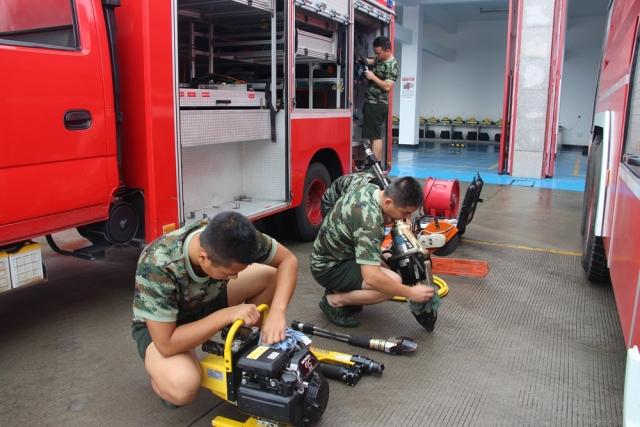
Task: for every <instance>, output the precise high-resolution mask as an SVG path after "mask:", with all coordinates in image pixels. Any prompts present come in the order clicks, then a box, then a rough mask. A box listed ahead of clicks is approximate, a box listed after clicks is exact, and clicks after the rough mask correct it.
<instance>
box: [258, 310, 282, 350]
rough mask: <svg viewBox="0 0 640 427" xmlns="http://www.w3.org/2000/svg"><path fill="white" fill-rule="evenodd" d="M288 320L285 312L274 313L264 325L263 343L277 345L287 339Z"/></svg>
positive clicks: (270, 314)
mask: <svg viewBox="0 0 640 427" xmlns="http://www.w3.org/2000/svg"><path fill="white" fill-rule="evenodd" d="M286 326H287V319H286V317H285V314H284V313H283V312H279V311H272V312H271V313H269V316H267V320H265V321H264V323H263V324H262V343H263V344H275V343H277V342H280V341H282V340H284V339H285V337H286V336H285V333H284V329H285V327H286Z"/></svg>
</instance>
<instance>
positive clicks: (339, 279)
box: [311, 150, 437, 331]
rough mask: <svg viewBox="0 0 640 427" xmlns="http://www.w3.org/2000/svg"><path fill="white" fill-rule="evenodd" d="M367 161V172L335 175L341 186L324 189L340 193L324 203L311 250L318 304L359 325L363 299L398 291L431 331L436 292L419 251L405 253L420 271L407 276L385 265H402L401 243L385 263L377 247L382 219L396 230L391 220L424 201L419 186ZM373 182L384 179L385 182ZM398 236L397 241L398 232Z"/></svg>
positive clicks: (346, 323) (338, 319)
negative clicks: (331, 202) (387, 174)
mask: <svg viewBox="0 0 640 427" xmlns="http://www.w3.org/2000/svg"><path fill="white" fill-rule="evenodd" d="M369 153H370V150H369ZM370 164H372V165H373V166H372V169H371V170H370V171H368V172H367V173H365V174H362V175H361V176H360V177H359V178H354V179H348V178H345V179H343V180H341V181H338V182H336V185H338V186H340V188H330V189H329V191H328V192H327V193H328V194H329V195H330V196H331V197H333V200H336V197H335V196H336V194H334V193H339V194H338V197H337V201H335V204H334V206H333V207H332V208H330V209H328V207H327V206H326V203H325V206H324V207H325V210H328V213H327V214H326V216H325V218H324V221H323V223H322V226H321V227H320V231H319V233H318V236H317V237H316V240H315V242H314V245H313V250H312V253H311V273H312V274H313V277H314V278H315V280H316V281H317V282H318V283H319V284H320V285H321V286H323V287H324V288H325V293H324V296H323V297H322V299H321V300H320V309H321V310H322V311H323V312H324V313H325V314H326V315H327V317H328V318H329V320H330V321H331V322H332V323H334V324H336V325H338V326H343V327H357V326H358V325H359V321H358V319H357V318H355V317H354V315H355V314H357V313H358V312H359V311H361V310H362V306H363V305H371V304H377V303H380V302H383V301H387V300H390V299H392V298H393V297H396V296H401V297H405V298H406V299H407V300H409V301H410V302H411V309H412V313H413V314H414V316H415V317H416V319H417V320H418V322H419V323H420V324H421V325H422V326H423V327H424V328H425V329H427V330H428V331H432V330H433V327H434V323H435V319H436V312H435V310H436V309H437V303H436V304H434V302H435V300H437V297H435V300H434V296H435V289H434V287H433V286H432V285H431V283H430V282H429V280H428V279H429V276H430V273H429V272H428V269H427V267H426V266H425V259H424V256H423V254H422V251H421V250H420V251H418V252H419V255H418V253H416V254H415V256H414V255H411V257H409V259H411V261H412V262H414V263H415V262H416V261H417V263H418V264H419V268H421V269H422V271H423V272H424V275H418V276H416V277H418V279H417V280H413V279H411V282H409V281H408V278H409V277H408V276H407V277H406V278H405V277H404V275H403V276H402V277H401V275H400V274H398V273H396V272H394V271H392V269H391V268H389V267H390V266H391V267H392V268H393V267H394V266H395V267H396V268H398V269H399V271H401V272H402V271H403V269H402V268H400V267H401V263H399V261H400V260H401V258H402V260H403V262H402V264H403V265H404V264H406V262H405V261H406V259H407V257H406V256H405V257H401V256H400V257H399V256H396V255H399V250H403V249H398V250H395V249H393V248H392V251H391V253H390V255H391V256H390V257H389V262H390V263H389V264H388V265H387V264H386V263H385V261H384V259H383V250H382V247H381V244H382V241H383V239H384V236H385V225H393V227H392V230H393V228H396V230H398V226H396V225H395V224H396V223H397V222H398V223H404V222H403V221H402V220H404V219H405V218H408V217H410V216H411V215H412V214H413V213H414V212H415V211H416V210H417V209H418V207H419V206H421V205H422V201H423V192H422V187H421V186H420V183H418V181H416V180H415V179H414V178H412V177H402V178H397V179H396V180H394V181H393V182H391V183H389V181H388V180H387V178H386V177H385V176H383V175H382V173H381V171H380V170H379V166H378V165H377V163H371V162H370ZM377 183H382V186H383V188H382V189H381V188H380V187H379V186H378V185H377ZM345 184H350V185H345ZM332 187H333V186H332ZM325 202H326V200H325ZM407 230H408V231H410V230H409V229H408V228H407ZM396 234H398V233H397V232H396ZM398 235H399V234H398ZM397 240H398V242H400V237H398V239H397ZM405 247H406V245H405ZM418 248H420V247H419V246H418ZM394 251H395V252H394ZM404 269H406V268H404Z"/></svg>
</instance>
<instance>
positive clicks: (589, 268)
mask: <svg viewBox="0 0 640 427" xmlns="http://www.w3.org/2000/svg"><path fill="white" fill-rule="evenodd" d="M601 164H602V138H601V136H600V135H596V136H594V138H593V141H592V143H591V150H589V159H588V161H587V165H588V166H587V177H586V181H585V189H584V201H583V203H582V222H581V225H580V232H581V233H582V236H583V237H582V260H581V261H582V268H583V269H584V271H585V272H586V273H587V279H589V280H590V281H592V282H601V283H609V282H610V281H611V278H610V277H609V268H608V267H607V256H606V253H605V250H604V242H603V240H602V237H600V236H596V233H595V228H596V205H597V203H598V198H599V190H600V169H601Z"/></svg>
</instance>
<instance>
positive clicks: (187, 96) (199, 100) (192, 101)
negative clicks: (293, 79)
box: [180, 85, 265, 108]
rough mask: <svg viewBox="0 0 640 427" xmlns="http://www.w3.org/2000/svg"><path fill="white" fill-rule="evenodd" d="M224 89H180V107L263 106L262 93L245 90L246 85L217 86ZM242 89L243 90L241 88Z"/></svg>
mask: <svg viewBox="0 0 640 427" xmlns="http://www.w3.org/2000/svg"><path fill="white" fill-rule="evenodd" d="M219 86H220V87H223V88H224V89H217V88H211V89H208V88H207V89H185V88H181V89H180V107H181V108H182V107H210V108H220V107H223V108H224V107H248V108H261V107H264V106H265V98H264V92H256V91H253V90H247V89H246V87H247V85H219ZM243 87H244V88H243Z"/></svg>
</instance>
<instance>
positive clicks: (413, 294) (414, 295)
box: [408, 285, 436, 302]
mask: <svg viewBox="0 0 640 427" xmlns="http://www.w3.org/2000/svg"><path fill="white" fill-rule="evenodd" d="M435 293H436V290H435V289H434V288H433V286H427V285H415V286H412V287H411V288H409V295H410V296H409V297H408V298H409V299H410V300H411V301H413V302H427V301H429V300H430V299H431V298H433V296H434V295H435Z"/></svg>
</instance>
